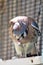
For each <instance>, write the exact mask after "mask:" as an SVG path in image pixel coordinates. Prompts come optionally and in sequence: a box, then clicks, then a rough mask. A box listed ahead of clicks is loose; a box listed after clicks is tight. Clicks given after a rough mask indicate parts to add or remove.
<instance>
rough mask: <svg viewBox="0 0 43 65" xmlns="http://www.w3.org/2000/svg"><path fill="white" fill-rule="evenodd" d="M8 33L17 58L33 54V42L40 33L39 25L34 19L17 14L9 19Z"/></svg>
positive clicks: (34, 51)
mask: <svg viewBox="0 0 43 65" xmlns="http://www.w3.org/2000/svg"><path fill="white" fill-rule="evenodd" d="M9 24H10V27H9V32H10V33H9V35H10V38H11V39H12V41H13V42H14V46H15V50H16V53H17V56H18V57H19V58H23V57H26V56H27V54H29V53H31V54H33V53H34V54H35V53H36V50H35V46H34V45H35V43H36V42H37V39H38V36H40V35H41V32H40V30H39V25H38V23H37V22H36V21H35V19H33V18H31V17H27V16H17V17H14V18H13V19H11V20H10V21H9Z"/></svg>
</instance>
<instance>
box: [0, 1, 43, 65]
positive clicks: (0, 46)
mask: <svg viewBox="0 0 43 65" xmlns="http://www.w3.org/2000/svg"><path fill="white" fill-rule="evenodd" d="M0 3H1V4H3V3H2V2H1V1H0ZM3 7H4V8H5V9H4V10H5V11H4V10H3V11H4V12H0V59H3V60H7V61H6V62H5V63H7V62H8V64H9V63H12V65H13V63H15V65H16V61H17V63H19V62H20V63H22V64H25V65H28V64H41V63H42V62H43V59H42V57H43V0H5V6H3ZM0 9H1V5H0ZM17 16H27V17H30V18H33V19H34V20H35V21H36V23H37V24H38V26H39V30H40V32H41V36H39V37H38V38H37V42H36V44H35V49H37V54H35V55H34V53H32V55H31V54H30V53H29V54H27V56H26V57H25V58H24V57H23V58H18V57H17V53H16V50H15V46H14V42H13V40H12V39H11V38H10V35H9V27H10V26H11V25H9V21H10V20H12V19H13V18H15V17H17ZM11 24H12V23H11ZM34 24H35V23H32V24H31V25H34ZM23 25H24V23H23ZM24 29H27V27H26V26H25V28H24ZM24 29H23V30H24ZM26 32H27V31H26ZM35 49H34V50H35ZM1 62H2V61H1ZM3 63H4V61H3ZM20 63H19V64H18V65H21V64H20Z"/></svg>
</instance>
